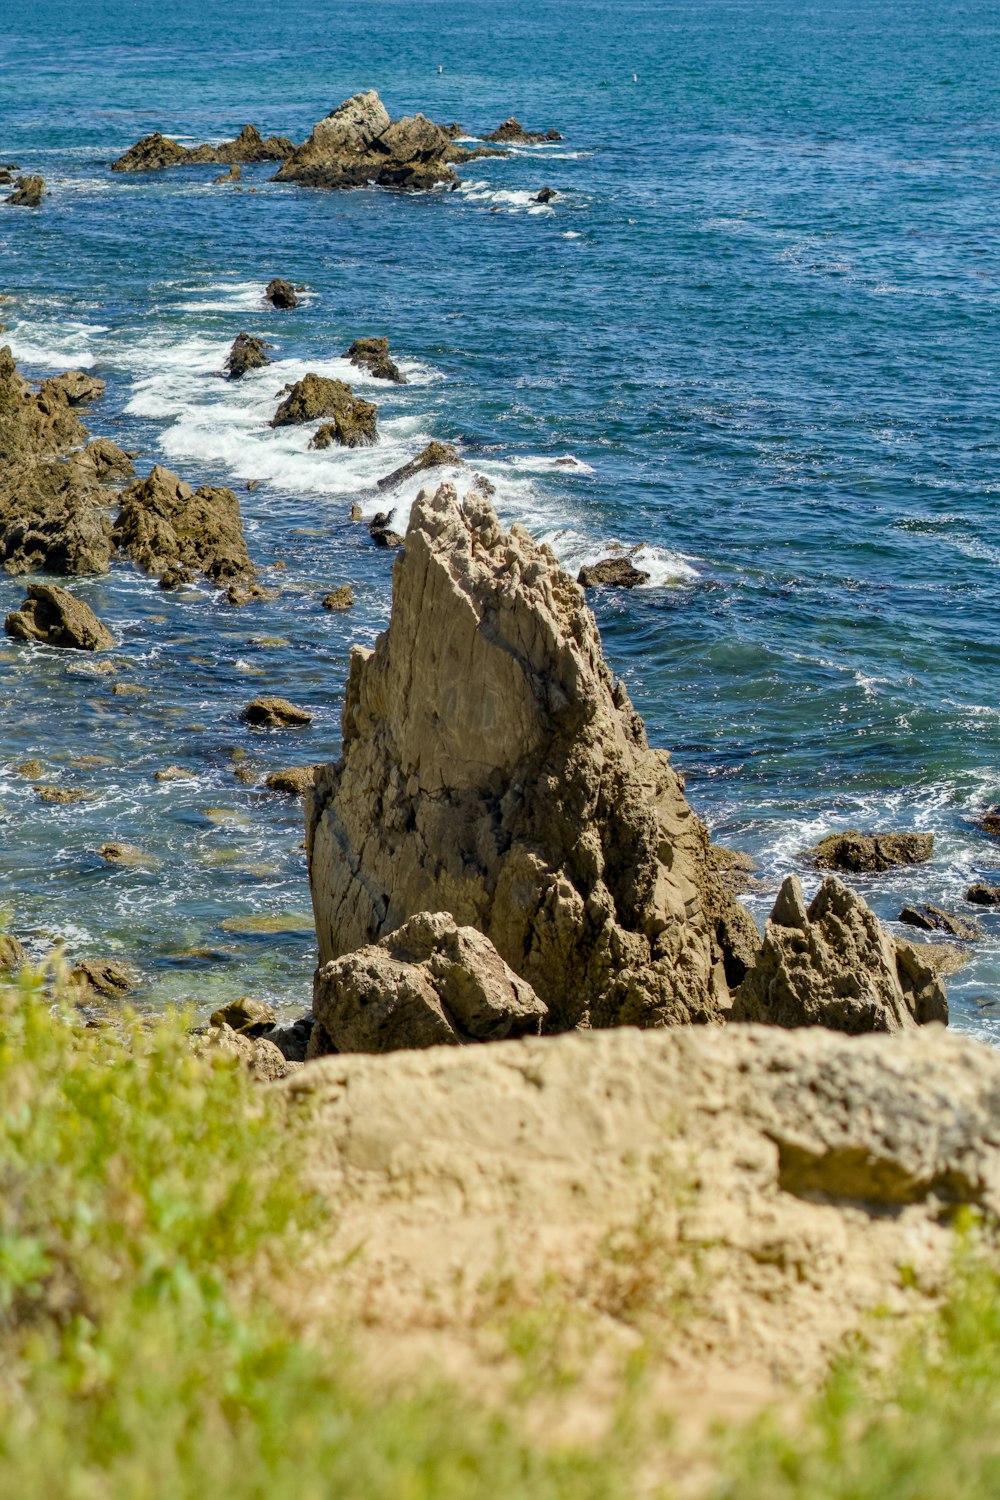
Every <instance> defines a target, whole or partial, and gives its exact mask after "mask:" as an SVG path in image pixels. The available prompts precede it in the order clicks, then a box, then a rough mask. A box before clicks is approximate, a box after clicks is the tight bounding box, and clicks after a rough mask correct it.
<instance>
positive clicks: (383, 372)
mask: <svg viewBox="0 0 1000 1500" xmlns="http://www.w3.org/2000/svg"><path fill="white" fill-rule="evenodd" d="M347 358H348V359H349V360H350V361H351V364H352V365H357V366H358V368H359V369H361V370H367V371H368V373H369V375H374V376H375V378H376V379H377V380H392V381H394V382H395V384H396V385H405V384H406V376H405V375H403V374H401V373H400V369H399V366H398V365H397V363H396V361H395V360H394V359H390V357H389V340H388V339H376V338H370V339H355V340H354V343H353V344H352V345H351V347H350V348H349V349H348V351H347Z"/></svg>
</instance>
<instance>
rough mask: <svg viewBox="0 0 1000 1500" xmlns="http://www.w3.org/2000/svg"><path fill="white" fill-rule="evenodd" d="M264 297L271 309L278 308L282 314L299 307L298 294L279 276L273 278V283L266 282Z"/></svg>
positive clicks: (288, 282)
mask: <svg viewBox="0 0 1000 1500" xmlns="http://www.w3.org/2000/svg"><path fill="white" fill-rule="evenodd" d="M264 296H265V297H266V298H267V300H268V302H270V304H271V306H272V307H277V308H280V310H281V311H282V312H289V311H291V309H292V308H293V307H298V305H299V299H298V294H297V293H296V291H295V288H294V287H293V286H292V283H291V282H290V281H283V280H282V279H281V277H280V276H275V278H274V280H273V281H269V282H268V284H267V287H266V288H265V290H264Z"/></svg>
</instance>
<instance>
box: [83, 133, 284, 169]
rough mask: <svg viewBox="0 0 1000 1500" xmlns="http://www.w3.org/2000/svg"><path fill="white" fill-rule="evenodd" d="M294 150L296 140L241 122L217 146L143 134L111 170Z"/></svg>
mask: <svg viewBox="0 0 1000 1500" xmlns="http://www.w3.org/2000/svg"><path fill="white" fill-rule="evenodd" d="M294 150H295V142H294V141H290V140H288V139H287V137H285V136H281V135H269V136H268V137H267V139H266V140H264V139H263V138H262V136H261V133H260V131H259V130H258V129H257V127H256V125H244V127H243V129H242V130H241V131H240V133H239V135H238V136H237V137H236V139H235V140H232V141H223V142H222V144H221V145H220V146H182V145H180V143H179V142H178V141H175V140H172V139H171V138H170V137H169V136H166V135H163V134H161V132H160V131H159V130H156V131H154V132H153V134H152V135H146V136H143V138H142V140H141V141H136V143H135V145H134V146H130V147H129V149H128V150H127V151H126V152H125V153H124V154H123V155H122V156H119V157H118V159H117V161H113V162H112V163H111V170H112V172H161V171H163V170H164V168H166V167H194V166H202V165H208V164H212V165H215V164H217V163H220V162H221V163H222V164H223V165H230V164H234V163H242V164H244V165H245V164H246V163H248V162H255V161H283V160H284V159H285V158H286V157H288V156H291V155H292V153H293V152H294Z"/></svg>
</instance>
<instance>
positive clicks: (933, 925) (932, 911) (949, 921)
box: [899, 901, 983, 942]
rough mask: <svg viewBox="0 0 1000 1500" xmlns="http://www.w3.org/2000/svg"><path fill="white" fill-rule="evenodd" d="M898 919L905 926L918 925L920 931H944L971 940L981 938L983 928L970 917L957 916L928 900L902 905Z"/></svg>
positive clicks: (949, 935)
mask: <svg viewBox="0 0 1000 1500" xmlns="http://www.w3.org/2000/svg"><path fill="white" fill-rule="evenodd" d="M899 920H900V921H901V922H903V923H905V925H906V926H907V927H918V928H919V929H920V930H921V932H944V933H946V934H947V935H948V937H953V938H962V939H963V940H965V941H967V942H968V941H971V940H973V939H975V938H981V937H982V935H983V930H982V928H981V927H980V925H979V923H978V922H976V921H973V919H972V918H971V917H959V916H956V915H955V913H954V912H950V911H943V910H942V909H941V907H940V906H932V905H931V903H930V902H929V901H927V902H922V903H921V904H920V905H915V906H904V907H903V910H902V911H901V912H900V914H899Z"/></svg>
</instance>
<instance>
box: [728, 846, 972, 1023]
mask: <svg viewBox="0 0 1000 1500" xmlns="http://www.w3.org/2000/svg"><path fill="white" fill-rule="evenodd" d="M732 1019H733V1020H734V1021H761V1022H764V1023H766V1024H769V1025H772V1026H827V1027H830V1028H831V1029H832V1030H834V1031H846V1032H848V1033H849V1034H851V1035H857V1034H858V1033H860V1032H868V1031H881V1032H891V1033H896V1032H900V1031H904V1030H906V1029H907V1028H908V1027H911V1026H914V1025H923V1024H925V1023H926V1022H928V1021H947V1019H948V997H947V994H946V992H945V989H944V985H943V984H942V982H941V980H940V979H939V978H938V975H937V973H936V971H935V969H934V968H933V967H932V966H931V964H930V963H928V962H927V961H926V959H925V958H924V956H923V951H922V949H921V948H919V947H916V946H915V945H914V944H911V943H902V942H899V941H897V940H895V939H894V938H892V937H891V936H890V934H889V933H888V932H887V931H886V930H885V928H884V927H883V926H882V924H881V923H880V922H879V920H878V918H877V917H876V916H875V914H874V912H873V911H872V910H871V909H870V907H868V906H867V905H866V903H865V902H864V901H863V900H862V898H861V897H860V896H859V895H858V894H857V892H856V891H852V890H851V889H850V888H849V887H848V886H846V885H844V884H843V883H842V882H841V881H839V880H837V879H836V878H835V877H834V876H828V877H827V879H826V880H824V881H823V884H822V885H821V886H820V888H819V891H818V892H817V894H816V895H815V896H814V897H813V900H812V902H811V904H810V906H809V908H808V910H807V909H806V905H805V901H804V900H803V896H802V886H801V883H800V882H799V880H798V878H797V877H796V876H794V875H790V876H789V877H788V878H787V879H786V880H785V882H784V884H783V885H782V887H781V890H780V891H779V893H778V899H777V901H776V902H775V903H774V910H773V912H772V913H771V916H770V919H769V920H768V923H767V926H766V929H765V933H764V944H763V947H762V948H761V950H760V954H759V955H758V957H757V960H756V962H755V964H754V965H753V967H752V968H751V970H750V972H749V973H748V974H747V976H746V978H745V979H744V981H743V983H742V985H741V986H740V988H739V990H738V991H737V994H736V998H735V1001H734V1004H733V1010H732Z"/></svg>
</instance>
